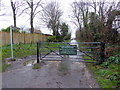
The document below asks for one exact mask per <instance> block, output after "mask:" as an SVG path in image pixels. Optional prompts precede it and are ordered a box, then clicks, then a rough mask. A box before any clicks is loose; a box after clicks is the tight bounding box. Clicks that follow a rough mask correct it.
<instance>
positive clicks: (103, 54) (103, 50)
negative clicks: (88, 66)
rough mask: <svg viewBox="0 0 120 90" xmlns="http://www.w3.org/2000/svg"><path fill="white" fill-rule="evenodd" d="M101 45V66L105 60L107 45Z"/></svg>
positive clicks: (102, 43)
mask: <svg viewBox="0 0 120 90" xmlns="http://www.w3.org/2000/svg"><path fill="white" fill-rule="evenodd" d="M100 45H101V50H100V61H99V64H101V63H102V62H104V60H105V43H104V42H101V44H100Z"/></svg>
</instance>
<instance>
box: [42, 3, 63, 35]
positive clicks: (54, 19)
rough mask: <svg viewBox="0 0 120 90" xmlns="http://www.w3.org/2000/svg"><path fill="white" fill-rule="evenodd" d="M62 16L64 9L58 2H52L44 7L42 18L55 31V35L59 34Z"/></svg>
mask: <svg viewBox="0 0 120 90" xmlns="http://www.w3.org/2000/svg"><path fill="white" fill-rule="evenodd" d="M61 16H62V10H61V9H60V6H59V3H58V2H50V3H48V4H47V5H46V6H45V7H43V10H42V17H41V19H42V21H43V22H44V23H45V24H46V25H47V27H48V28H50V29H51V30H52V31H53V35H55V36H57V34H58V30H59V26H60V17H61Z"/></svg>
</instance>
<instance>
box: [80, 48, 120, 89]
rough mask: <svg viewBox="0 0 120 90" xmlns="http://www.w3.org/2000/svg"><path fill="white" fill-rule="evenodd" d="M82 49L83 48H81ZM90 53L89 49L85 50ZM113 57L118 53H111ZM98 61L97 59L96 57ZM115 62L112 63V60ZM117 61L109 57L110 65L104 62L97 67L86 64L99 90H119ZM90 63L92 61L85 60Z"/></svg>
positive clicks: (119, 67) (119, 77)
mask: <svg viewBox="0 0 120 90" xmlns="http://www.w3.org/2000/svg"><path fill="white" fill-rule="evenodd" d="M82 47H84V46H82ZM86 50H87V51H90V50H89V49H86ZM113 54H114V55H117V54H118V55H120V54H119V53H118V52H115V51H114V52H113ZM83 58H84V59H91V58H90V57H88V56H83ZM98 59H99V57H98ZM114 59H116V61H114V62H113V60H114ZM119 59H120V57H117V58H113V57H111V58H110V60H111V63H109V62H108V60H107V61H106V62H104V63H103V64H101V65H97V64H94V63H87V64H86V65H87V67H88V69H89V70H90V71H91V72H92V74H93V75H94V77H95V79H96V80H97V82H98V84H99V85H100V87H101V88H119V89H120V66H119ZM86 61H89V62H92V61H93V60H86Z"/></svg>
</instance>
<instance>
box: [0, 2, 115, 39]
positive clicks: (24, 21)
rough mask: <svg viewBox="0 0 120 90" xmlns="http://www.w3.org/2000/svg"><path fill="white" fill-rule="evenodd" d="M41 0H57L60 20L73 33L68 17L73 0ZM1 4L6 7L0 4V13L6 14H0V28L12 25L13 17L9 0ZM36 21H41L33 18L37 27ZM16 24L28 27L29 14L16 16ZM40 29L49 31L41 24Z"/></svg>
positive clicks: (73, 29) (72, 26) (45, 31)
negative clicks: (60, 11)
mask: <svg viewBox="0 0 120 90" xmlns="http://www.w3.org/2000/svg"><path fill="white" fill-rule="evenodd" d="M13 1H16V0H13ZM19 1H22V0H19ZM33 1H34V0H33ZM35 1H36V0H35ZM43 1H46V2H50V1H58V2H59V3H60V6H61V9H62V11H63V12H64V13H63V16H62V21H64V22H66V23H67V24H69V26H70V30H71V31H72V33H75V27H74V25H73V24H72V23H71V22H70V18H69V15H70V14H71V13H72V10H71V6H70V4H71V3H72V2H74V1H75V0H43ZM76 1H80V0H76ZM83 1H84V0H83ZM96 1H99V0H96ZM115 1H116V0H115ZM1 4H2V5H4V6H6V7H5V8H4V7H3V6H2V5H1V7H0V14H2V13H6V15H4V16H0V29H2V28H6V27H8V26H10V25H13V17H12V9H11V7H10V0H2V1H1ZM38 23H42V22H40V21H39V19H35V20H34V27H38V26H39V25H38ZM17 26H18V27H27V28H29V27H30V24H29V16H27V15H25V14H23V15H22V16H20V17H18V18H17ZM40 29H41V30H42V32H43V33H51V32H50V31H49V30H47V29H46V28H44V27H42V26H41V27H40ZM72 35H73V36H72V37H74V36H75V34H72Z"/></svg>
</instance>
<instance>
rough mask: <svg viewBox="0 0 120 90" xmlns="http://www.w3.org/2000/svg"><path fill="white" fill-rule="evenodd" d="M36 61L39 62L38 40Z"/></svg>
mask: <svg viewBox="0 0 120 90" xmlns="http://www.w3.org/2000/svg"><path fill="white" fill-rule="evenodd" d="M37 63H39V42H37Z"/></svg>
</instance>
